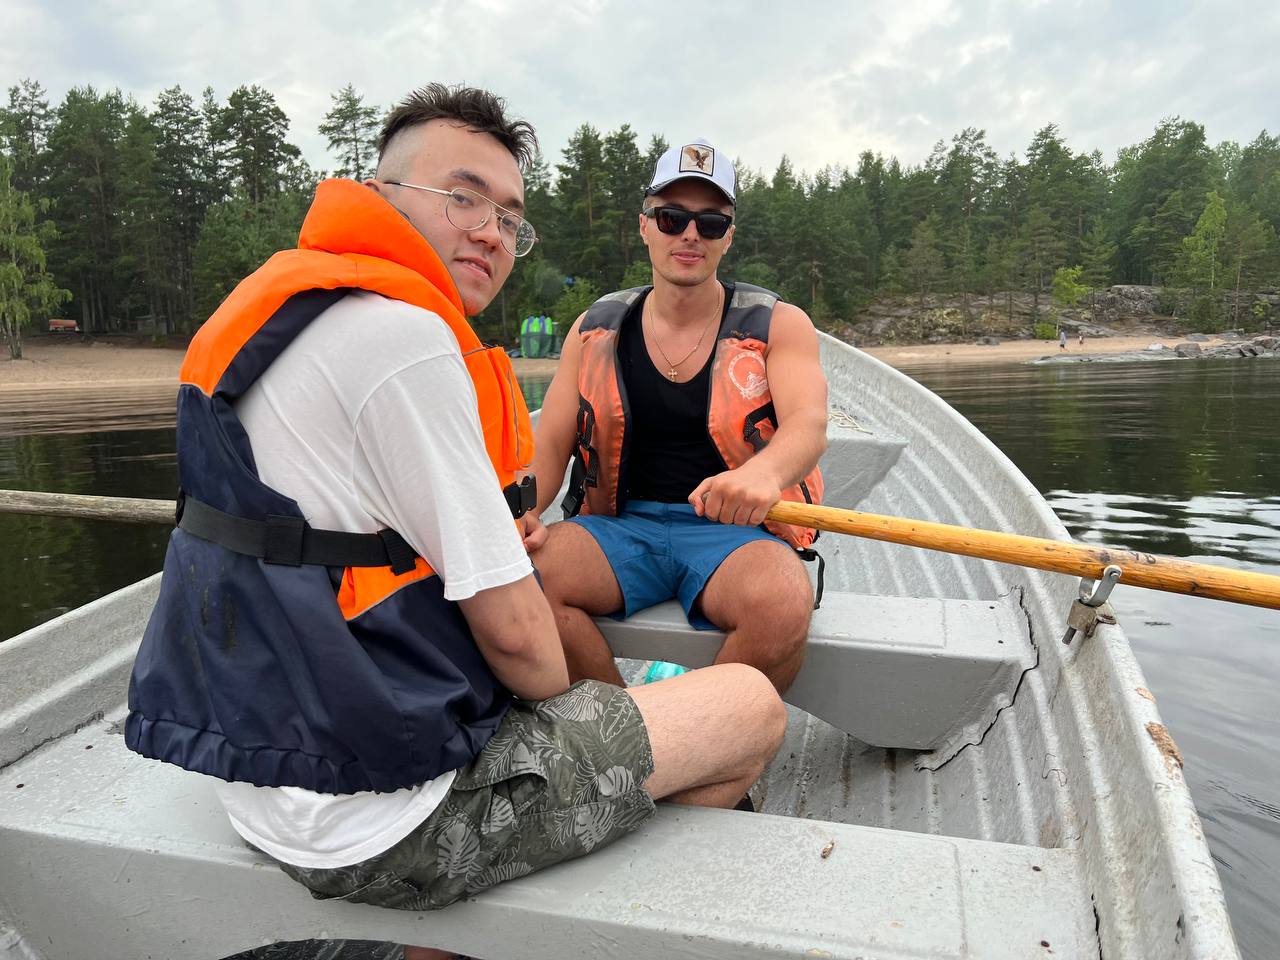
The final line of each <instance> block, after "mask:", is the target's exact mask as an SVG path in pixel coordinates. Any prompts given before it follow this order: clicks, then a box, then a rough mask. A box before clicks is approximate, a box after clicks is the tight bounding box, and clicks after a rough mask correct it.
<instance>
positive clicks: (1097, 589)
mask: <svg viewBox="0 0 1280 960" xmlns="http://www.w3.org/2000/svg"><path fill="white" fill-rule="evenodd" d="M1121 572H1122V571H1121V570H1120V568H1119V567H1117V566H1116V565H1115V564H1114V563H1112V564H1108V565H1107V567H1106V569H1104V570H1103V571H1102V579H1100V580H1098V581H1096V582H1095V581H1093V580H1089V579H1082V580H1081V581H1080V597H1079V599H1078V600H1076V601H1075V602H1074V603H1072V604H1071V609H1070V610H1069V611H1067V632H1066V633H1064V634H1063V635H1062V642H1063V643H1066V644H1070V643H1071V641H1072V639H1073V638H1074V637H1075V635H1076V634H1077V633H1082V634H1084V637H1085V639H1086V640H1087V639H1089V638H1090V637H1092V636H1093V633H1094V631H1095V630H1097V629H1098V624H1099V623H1115V622H1116V618H1115V617H1114V616H1113V615H1112V614H1111V613H1110V612H1108V611H1104V610H1103V609H1102V605H1103V604H1105V603H1106V602H1107V598H1108V597H1110V596H1111V590H1112V588H1113V587H1114V586H1115V585H1116V583H1118V582H1119V580H1120V574H1121Z"/></svg>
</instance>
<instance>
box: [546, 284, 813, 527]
mask: <svg viewBox="0 0 1280 960" xmlns="http://www.w3.org/2000/svg"><path fill="white" fill-rule="evenodd" d="M651 289H653V288H652V287H648V286H645V287H634V288H632V289H630V290H621V291H619V292H617V293H611V294H608V295H607V296H604V297H601V298H600V299H599V300H597V301H596V302H595V303H594V304H593V305H592V306H591V308H590V309H589V310H587V313H586V316H585V317H583V319H582V324H581V326H580V327H579V333H580V336H581V340H582V351H581V355H580V360H579V365H578V435H577V451H576V454H575V457H574V466H573V473H572V475H571V477H570V481H569V491H568V493H567V494H566V496H565V501H564V504H563V506H564V510H565V515H566V516H573V515H575V514H577V513H578V512H579V511H580V510H581V511H582V512H584V513H595V514H604V515H614V514H617V513H618V511H619V510H620V509H621V508H622V506H623V503H622V502H620V494H619V490H618V478H619V476H621V475H622V474H623V472H624V464H623V461H624V459H625V457H626V450H627V432H628V429H629V423H630V407H629V404H628V400H627V395H626V388H625V387H624V385H623V383H622V380H621V378H620V377H619V375H618V356H617V355H618V338H619V335H620V333H621V330H622V323H623V320H624V319H625V318H626V316H627V314H628V313H630V312H631V310H632V308H633V307H634V306H635V304H636V303H637V302H639V300H640V299H641V298H642V297H644V296H645V295H646V294H647V293H648V292H649V291H650V290H651ZM778 299H779V298H778V295H777V294H775V293H772V292H770V291H768V290H765V289H763V288H761V287H755V286H752V285H751V284H747V283H737V284H734V285H733V293H732V295H731V297H730V299H729V305H728V309H727V310H726V311H725V315H724V319H723V321H722V322H721V324H720V330H719V333H718V334H717V338H716V346H715V357H714V358H713V360H712V366H711V389H710V396H709V398H708V401H707V433H708V435H709V436H710V437H711V440H712V442H713V443H714V444H715V447H716V450H717V451H718V452H719V454H720V457H721V459H722V460H724V463H725V467H726V468H727V469H730V470H733V469H736V468H737V467H740V466H742V465H743V464H744V463H746V462H747V461H748V460H749V459H751V458H752V457H753V456H755V455H756V453H758V452H759V451H760V450H762V449H764V447H765V446H766V445H767V444H768V442H769V439H770V438H771V437H772V436H773V434H774V432H775V431H776V430H777V416H776V414H775V412H774V408H773V395H772V394H771V393H770V392H769V378H768V376H767V374H766V371H765V357H764V354H765V349H766V347H767V345H768V343H769V325H770V322H771V320H772V318H773V307H774V305H775V304H776V303H777V302H778ZM822 489H823V487H822V474H821V472H820V471H819V470H818V468H817V467H814V468H813V469H812V470H811V471H810V472H809V473H808V475H807V476H805V477H804V479H803V480H801V481H800V482H799V483H797V484H795V485H794V486H791V487H788V488H787V489H785V490H783V491H782V499H784V500H794V501H797V502H800V503H821V502H822ZM765 527H766V528H767V529H768V530H769V531H770V532H771V533H773V534H775V535H776V536H779V537H781V538H782V539H783V540H785V541H786V542H787V543H789V544H791V546H793V547H795V548H796V549H797V550H807V549H808V548H809V547H810V546H811V545H812V544H813V541H814V539H815V537H816V536H817V532H816V531H814V530H812V529H809V528H807V527H796V526H791V525H790V524H782V523H774V522H773V521H768V522H766V523H765Z"/></svg>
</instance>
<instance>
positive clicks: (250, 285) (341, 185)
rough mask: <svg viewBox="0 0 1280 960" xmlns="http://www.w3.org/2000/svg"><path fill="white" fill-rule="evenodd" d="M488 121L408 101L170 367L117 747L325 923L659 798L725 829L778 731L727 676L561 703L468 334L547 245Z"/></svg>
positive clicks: (495, 105) (452, 98) (427, 898)
mask: <svg viewBox="0 0 1280 960" xmlns="http://www.w3.org/2000/svg"><path fill="white" fill-rule="evenodd" d="M505 110H506V108H505V103H504V101H502V100H501V99H499V98H497V97H495V96H494V95H493V94H491V93H489V92H487V91H484V90H477V89H473V88H463V87H453V88H450V87H445V86H443V85H440V84H432V85H430V86H427V87H424V88H422V89H420V90H418V91H415V92H414V93H412V94H410V95H409V96H408V97H406V98H405V100H404V101H403V102H402V103H401V104H400V105H399V106H398V107H396V108H395V110H393V111H392V113H391V114H390V116H389V117H388V118H387V120H386V123H385V126H384V127H383V130H382V134H381V137H380V140H379V160H378V167H377V172H376V176H375V179H372V180H368V181H366V182H365V183H363V184H359V183H355V182H353V181H350V180H327V181H325V182H323V183H321V184H320V185H319V187H318V189H317V191H316V197H315V200H314V202H313V204H312V206H311V209H310V210H309V211H308V213H307V216H306V219H305V221H304V223H303V225H302V232H301V236H300V238H299V244H298V247H299V248H298V249H296V250H288V251H285V252H282V253H279V254H277V255H276V256H274V257H272V258H271V259H270V260H269V261H267V263H266V264H264V265H263V266H262V267H261V268H259V269H258V270H257V271H256V272H255V273H253V274H252V275H251V276H249V277H247V278H246V279H245V280H244V281H242V282H241V284H240V285H239V286H238V287H237V288H236V289H235V290H234V291H233V292H232V294H231V295H230V296H229V297H228V298H227V299H226V301H225V302H224V303H223V304H222V306H221V307H219V308H218V311H217V312H216V313H215V314H214V315H213V317H212V318H210V319H209V320H208V322H206V323H205V324H204V325H203V326H202V327H201V329H200V332H199V333H198V334H197V335H196V337H195V339H194V340H193V341H192V344H191V347H190V350H189V351H188V353H187V356H186V360H185V362H184V365H183V370H182V386H181V389H180V393H179V398H178V428H177V443H178V471H179V476H180V479H181V483H182V494H181V496H180V499H179V502H180V503H181V504H183V506H181V507H180V508H179V509H180V511H181V519H180V522H179V528H178V529H177V530H175V531H174V533H173V535H172V537H171V539H170V543H169V548H168V554H167V556H166V558H165V569H164V575H163V578H162V581H161V586H160V596H159V600H158V602H157V604H156V607H155V610H154V613H153V614H152V617H151V620H150V623H149V624H148V626H147V630H146V633H145V636H144V638H143V641H142V645H141V649H140V650H139V652H138V655H137V659H136V662H135V664H134V669H133V676H132V680H131V683H130V688H129V715H128V718H127V721H126V724H125V738H126V742H127V744H128V745H129V747H130V748H131V749H133V750H135V751H137V752H138V753H141V754H143V755H144V756H147V757H151V758H154V759H158V760H163V761H167V762H169V763H173V764H177V765H179V766H181V767H184V768H186V769H188V770H193V771H196V772H199V773H202V774H206V775H209V776H212V777H215V778H217V783H216V792H217V795H218V798H219V799H220V801H221V802H222V804H223V806H224V807H225V809H226V812H227V814H228V816H229V818H230V821H231V825H232V826H233V827H234V828H235V830H236V831H237V832H238V833H239V834H240V835H241V836H242V837H243V838H244V839H245V840H246V841H247V842H248V843H249V844H251V845H252V846H253V847H255V848H257V849H258V850H261V851H263V852H265V853H266V854H267V855H269V856H270V857H272V858H274V859H275V860H276V861H278V862H279V863H280V865H281V867H282V869H283V870H284V871H285V873H287V874H288V875H289V876H291V877H293V878H294V879H295V880H298V881H299V882H301V883H303V884H305V885H306V886H307V887H308V888H310V890H311V891H312V893H313V895H314V896H315V897H317V898H320V899H331V898H332V899H340V900H346V901H356V902H367V903H374V904H378V905H381V906H388V907H397V908H402V909H409V910H432V909H436V908H439V907H443V906H445V905H447V904H449V903H452V902H454V901H456V900H459V899H462V898H464V897H468V896H470V895H472V894H475V893H477V892H479V891H481V890H484V889H486V888H487V887H490V886H492V885H494V884H496V883H499V882H501V881H503V880H505V879H510V878H514V877H518V876H522V875H524V874H527V873H530V872H532V871H535V870H538V869H541V868H543V867H547V866H549V865H551V864H554V863H557V862H559V861H563V860H568V859H571V858H574V857H578V856H582V855H584V854H587V853H589V852H591V851H592V850H594V849H597V848H599V847H602V846H604V845H606V844H608V843H610V842H612V841H613V840H615V839H617V838H618V837H620V836H622V835H624V834H626V833H627V832H628V831H630V830H632V829H634V828H635V827H636V826H637V825H639V824H640V823H643V822H644V821H645V820H647V819H648V818H649V817H651V816H652V815H653V813H654V801H655V800H659V799H664V798H666V799H671V800H675V801H677V802H680V803H687V804H698V805H704V806H720V807H728V806H733V805H734V803H735V802H737V801H739V800H740V798H741V797H742V796H743V794H744V793H745V791H746V790H747V788H748V787H750V785H751V784H752V783H754V782H755V781H756V779H757V778H758V777H759V776H760V774H761V772H762V770H763V768H764V765H765V764H766V763H767V762H768V761H769V759H770V758H771V757H772V755H773V753H774V751H775V750H776V749H777V747H778V745H779V744H780V742H781V740H782V735H783V731H784V729H785V724H786V712H785V710H784V709H783V706H782V702H781V700H780V699H779V698H778V695H777V693H776V692H775V691H774V688H773V686H772V685H771V684H770V683H769V681H768V680H767V679H766V678H765V676H764V675H763V674H761V673H760V672H759V671H757V670H755V669H752V668H751V667H748V666H744V665H741V664H727V665H723V666H717V667H711V668H708V669H706V670H699V671H695V672H693V673H690V674H688V675H686V676H681V677H676V678H674V679H671V680H668V681H664V682H661V683H655V684H653V685H651V686H647V687H644V688H641V689H638V690H635V691H624V690H621V689H619V688H618V687H616V686H610V685H609V684H605V683H599V682H595V681H584V682H581V683H576V684H574V685H573V686H570V678H569V672H568V669H567V667H566V664H565V655H564V652H563V648H562V646H561V643H560V638H559V636H558V634H557V631H556V623H555V619H554V618H553V615H552V611H551V608H550V606H549V605H548V603H547V600H546V598H545V597H544V595H543V592H542V590H541V589H540V587H539V585H538V583H537V581H536V579H535V577H534V572H533V569H532V567H531V564H530V560H529V557H528V554H527V552H526V549H527V548H526V544H525V543H524V542H522V536H521V530H520V520H521V518H522V516H523V515H524V514H525V512H526V511H527V510H528V508H529V507H530V506H532V505H533V499H534V497H533V488H532V485H531V484H530V483H526V482H523V481H522V480H521V477H522V476H524V473H523V468H524V467H525V466H527V465H528V458H529V455H530V453H531V451H532V431H531V427H530V423H529V416H528V413H527V411H526V410H525V408H524V404H523V402H522V401H520V399H519V398H520V392H519V390H518V388H516V387H515V378H514V374H513V372H512V369H511V365H510V362H509V360H508V358H507V356H506V353H505V352H504V351H503V349H502V348H501V347H493V348H487V347H484V346H483V345H482V344H481V343H480V341H479V339H478V338H477V337H476V334H475V332H474V331H473V330H472V328H471V326H470V324H469V323H468V321H467V319H466V318H467V317H471V316H474V315H476V314H477V313H479V312H480V311H482V310H483V309H484V308H485V307H486V306H487V305H488V304H489V303H491V302H492V300H493V299H494V297H495V296H496V295H497V294H498V291H499V290H500V289H501V287H502V285H503V284H504V282H505V281H506V280H507V277H508V276H509V275H510V273H511V271H512V267H513V265H514V263H515V259H516V258H517V257H520V256H523V255H524V254H526V253H528V252H529V251H530V249H532V247H533V244H534V241H535V239H536V235H535V233H534V228H533V226H532V225H531V224H530V223H529V222H528V221H526V220H525V219H524V218H523V214H522V211H523V210H524V184H523V180H522V175H521V167H522V165H527V164H528V163H529V162H530V161H531V159H532V157H533V155H534V152H535V150H536V141H535V139H534V133H533V129H532V127H530V126H529V124H527V123H526V122H524V121H522V120H514V119H511V118H509V117H508V116H507V115H506V112H505ZM549 485H550V486H551V487H552V488H554V486H555V482H554V480H552V481H551V482H550V483H549ZM513 517H514V518H515V519H514V520H513ZM541 532H542V534H543V536H544V537H545V530H543V531H541ZM530 539H531V540H534V539H535V538H534V537H531V538H530ZM533 546H536V543H532V542H531V543H530V544H528V547H533ZM193 783H194V781H193ZM423 929H424V930H430V929H431V926H430V924H424V926H423ZM444 956H451V954H445V953H442V952H439V951H436V950H433V949H431V950H429V949H425V948H424V949H419V950H409V951H407V952H406V957H409V958H425V957H444Z"/></svg>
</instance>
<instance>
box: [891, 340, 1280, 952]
mask: <svg viewBox="0 0 1280 960" xmlns="http://www.w3.org/2000/svg"><path fill="white" fill-rule="evenodd" d="M1278 373H1280V370H1277V367H1276V364H1274V363H1270V362H1266V361H1263V362H1257V363H1253V362H1240V363H1229V362H1211V361H1206V362H1203V363H1187V364H1138V365H1133V366H1119V365H1116V366H1108V367H1084V366H1082V367H1057V368H1055V367H1027V366H1017V367H1001V368H987V369H981V368H979V369H975V368H967V369H957V368H952V369H938V368H935V369H924V370H920V371H918V372H917V373H916V374H915V376H916V377H917V379H919V380H920V381H921V382H923V383H925V384H926V385H928V386H929V387H930V388H932V389H933V390H935V391H936V392H937V393H939V394H940V395H941V396H943V397H944V398H945V399H946V400H947V401H949V402H950V403H951V404H952V405H953V406H955V407H956V408H957V409H958V410H960V412H961V413H963V414H964V415H965V416H967V417H968V418H969V419H970V420H971V421H973V422H974V423H975V424H976V425H977V426H978V427H979V428H980V429H981V430H982V431H983V432H984V433H986V434H987V436H988V437H990V438H991V439H992V440H993V441H994V442H995V443H996V444H997V445H998V446H999V447H1000V448H1001V449H1002V450H1003V451H1004V452H1005V453H1006V454H1008V456H1009V457H1010V459H1012V460H1013V461H1014V462H1015V463H1016V464H1017V465H1018V466H1019V467H1020V468H1021V469H1022V471H1023V472H1024V473H1026V474H1027V476H1028V477H1029V478H1030V479H1031V481H1032V483H1034V484H1035V485H1036V486H1037V488H1039V489H1040V490H1042V491H1045V497H1046V499H1047V500H1048V501H1049V504H1050V506H1052V507H1053V509H1054V510H1055V511H1056V512H1057V513H1058V515H1059V516H1060V517H1061V518H1062V521H1063V523H1064V524H1065V525H1066V527H1067V529H1068V530H1069V531H1070V532H1071V535H1072V536H1073V537H1075V538H1076V539H1079V540H1083V541H1087V542H1097V543H1108V544H1114V545H1116V546H1121V547H1129V548H1131V549H1135V550H1145V551H1149V552H1152V553H1163V554H1169V555H1172V556H1177V557H1185V558H1187V559H1189V560H1193V561H1199V562H1204V563H1215V564H1219V565H1222V566H1234V567H1247V568H1248V569H1251V570H1259V571H1262V572H1267V573H1275V574H1280V433H1278V432H1277V431H1276V429H1275V411H1276V410H1277V409H1280V376H1277V374H1278ZM1112 603H1113V605H1114V606H1115V608H1116V611H1117V613H1118V614H1119V616H1120V622H1121V623H1122V624H1124V628H1125V632H1126V633H1127V634H1128V636H1129V640H1130V642H1131V643H1132V645H1133V648H1134V651H1135V653H1136V654H1137V657H1138V661H1139V663H1140V664H1141V666H1142V670H1143V672H1144V673H1145V674H1146V677H1147V681H1148V686H1149V687H1150V688H1151V689H1152V690H1154V691H1156V693H1157V694H1158V695H1159V698H1160V710H1161V713H1162V714H1163V717H1164V720H1165V722H1166V723H1167V724H1168V726H1169V728H1170V730H1172V732H1173V735H1174V737H1175V738H1176V740H1177V741H1178V745H1179V747H1180V748H1181V750H1182V754H1183V757H1184V758H1185V760H1186V767H1185V774H1186V777H1187V782H1188V783H1189V784H1190V786H1191V792H1192V795H1193V796H1194V797H1195V801H1196V806H1197V807H1198V808H1199V810H1200V814H1201V817H1202V818H1203V820H1204V826H1205V834H1206V836H1207V837H1208V840H1209V845H1210V850H1211V851H1212V854H1213V858H1214V860H1215V861H1217V863H1218V868H1219V873H1220V875H1221V877H1222V881H1223V885H1224V887H1225V889H1226V893H1227V903H1228V906H1229V907H1230V910H1231V917H1232V922H1233V924H1234V926H1235V931H1236V936H1237V938H1238V940H1239V942H1240V947H1241V950H1242V951H1243V953H1244V955H1245V956H1246V957H1255V958H1259V960H1261V958H1264V957H1265V958H1269V957H1272V956H1274V955H1275V944H1276V943H1277V942H1280V918H1278V917H1277V915H1276V912H1275V909H1274V904H1275V902H1276V899H1277V897H1280V769H1278V765H1277V763H1276V761H1275V757H1276V755H1277V750H1278V749H1280V708H1277V706H1276V693H1275V691H1276V687H1277V684H1278V683H1280V614H1277V613H1276V612H1275V611H1270V610H1260V609H1257V608H1254V607H1244V606H1239V605H1236V604H1228V603H1217V602H1214V601H1208V600H1200V599H1195V598H1192V597H1182V596H1175V595H1173V594H1165V593H1156V592H1153V591H1149V590H1136V589H1125V588H1124V587H1123V586H1121V587H1120V588H1117V590H1116V592H1115V593H1114V594H1113V597H1112Z"/></svg>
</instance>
